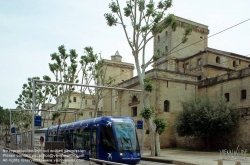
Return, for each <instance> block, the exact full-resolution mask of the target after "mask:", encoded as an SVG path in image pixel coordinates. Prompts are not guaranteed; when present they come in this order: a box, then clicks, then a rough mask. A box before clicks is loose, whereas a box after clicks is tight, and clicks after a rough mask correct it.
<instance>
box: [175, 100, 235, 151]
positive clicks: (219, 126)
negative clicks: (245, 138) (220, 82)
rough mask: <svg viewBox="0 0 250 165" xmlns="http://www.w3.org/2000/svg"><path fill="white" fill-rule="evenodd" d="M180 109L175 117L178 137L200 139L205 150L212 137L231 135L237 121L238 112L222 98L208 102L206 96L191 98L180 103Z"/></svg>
mask: <svg viewBox="0 0 250 165" xmlns="http://www.w3.org/2000/svg"><path fill="white" fill-rule="evenodd" d="M182 108H183V111H181V112H180V113H179V114H178V115H177V116H176V131H177V133H178V135H179V136H190V137H198V138H201V139H203V141H204V144H205V146H206V149H209V147H210V145H211V143H212V140H213V138H214V137H218V136H223V135H226V134H229V133H231V132H232V131H233V130H234V128H235V127H236V126H237V123H238V121H239V111H238V110H237V109H235V108H234V106H232V105H228V103H226V101H225V99H223V98H218V99H216V101H210V99H209V97H208V96H205V97H198V98H195V97H191V99H189V100H186V101H184V102H182Z"/></svg>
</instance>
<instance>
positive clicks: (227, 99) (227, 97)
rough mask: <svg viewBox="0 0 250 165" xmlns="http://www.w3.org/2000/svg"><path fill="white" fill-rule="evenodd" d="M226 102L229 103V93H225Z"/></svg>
mask: <svg viewBox="0 0 250 165" xmlns="http://www.w3.org/2000/svg"><path fill="white" fill-rule="evenodd" d="M225 98H226V101H227V102H229V93H225Z"/></svg>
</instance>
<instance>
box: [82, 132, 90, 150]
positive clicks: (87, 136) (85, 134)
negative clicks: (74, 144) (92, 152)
mask: <svg viewBox="0 0 250 165" xmlns="http://www.w3.org/2000/svg"><path fill="white" fill-rule="evenodd" d="M83 146H84V147H83V148H84V149H85V150H89V149H90V128H85V129H84V131H83Z"/></svg>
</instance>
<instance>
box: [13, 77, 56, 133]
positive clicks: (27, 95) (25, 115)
mask: <svg viewBox="0 0 250 165" xmlns="http://www.w3.org/2000/svg"><path fill="white" fill-rule="evenodd" d="M34 79H37V80H40V77H32V78H28V82H27V83H25V84H23V87H22V88H23V90H22V93H21V94H20V95H19V98H18V99H17V100H16V101H15V103H16V104H17V107H16V108H17V109H20V110H22V109H23V111H22V113H20V112H13V113H15V114H17V115H13V122H15V124H16V125H18V128H20V129H21V128H24V129H28V128H29V126H30V124H31V118H32V117H31V113H30V111H25V110H30V109H32V104H33V100H32V95H33V86H32V85H33V83H32V82H33V80H34ZM43 80H46V81H51V79H50V77H49V76H47V75H45V76H43ZM52 90H53V86H42V85H36V87H35V99H36V100H35V102H36V105H35V107H36V109H35V111H34V113H35V115H39V110H41V109H43V110H44V108H45V107H46V106H45V104H46V103H50V102H51V101H52V95H51V92H52ZM15 116H16V117H18V118H17V119H15ZM20 119H21V120H20Z"/></svg>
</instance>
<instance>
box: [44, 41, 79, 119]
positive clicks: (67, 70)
mask: <svg viewBox="0 0 250 165" xmlns="http://www.w3.org/2000/svg"><path fill="white" fill-rule="evenodd" d="M58 52H59V53H53V54H51V55H50V56H51V60H52V61H53V62H54V63H49V68H50V71H51V72H52V73H53V74H54V76H55V79H56V82H63V83H78V81H79V79H78V75H77V66H78V64H77V57H78V54H77V53H76V51H75V50H74V49H71V50H70V51H69V54H68V53H67V52H66V49H65V47H64V45H61V46H59V47H58ZM54 86H55V88H54V90H53V92H52V95H53V96H54V97H55V99H56V110H57V111H58V110H59V111H67V110H68V107H69V103H70V102H71V100H70V96H71V94H72V92H73V91H74V90H75V87H73V86H72V85H67V84H66V85H61V84H60V85H54ZM65 116H66V114H64V117H63V122H64V120H65Z"/></svg>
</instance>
